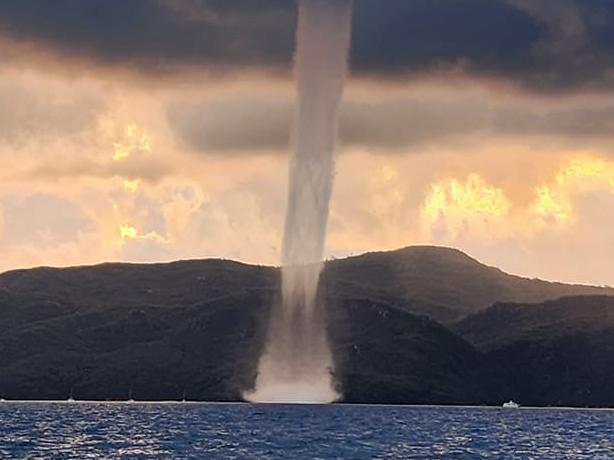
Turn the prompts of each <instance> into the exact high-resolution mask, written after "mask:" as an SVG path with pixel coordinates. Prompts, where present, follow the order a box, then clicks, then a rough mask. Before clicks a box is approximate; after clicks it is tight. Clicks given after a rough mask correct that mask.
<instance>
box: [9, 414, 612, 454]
mask: <svg viewBox="0 0 614 460" xmlns="http://www.w3.org/2000/svg"><path fill="white" fill-rule="evenodd" d="M0 458H3V459H4V458H7V459H11V458H27V459H99V458H100V459H103V458H104V459H372V458H373V459H413V458H424V459H440V458H452V459H473V458H497V459H508V458H509V459H515V458H518V459H542V458H543V459H612V458H614V411H610V410H571V409H531V408H521V409H500V408H478V407H420V406H370V405H341V404H337V405H264V404H263V405H260V404H258V405H253V404H209V403H202V404H201V403H138V402H136V403H81V402H75V403H68V402H63V403H48V402H32V403H26V402H2V403H0Z"/></svg>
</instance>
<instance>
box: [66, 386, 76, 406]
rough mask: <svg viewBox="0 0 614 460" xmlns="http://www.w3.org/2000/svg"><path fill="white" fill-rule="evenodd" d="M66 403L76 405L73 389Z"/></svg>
mask: <svg viewBox="0 0 614 460" xmlns="http://www.w3.org/2000/svg"><path fill="white" fill-rule="evenodd" d="M66 402H69V403H74V402H75V398H74V397H73V389H72V388H71V389H70V396H69V397H68V399H67V400H66Z"/></svg>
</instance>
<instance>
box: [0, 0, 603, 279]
mask: <svg viewBox="0 0 614 460" xmlns="http://www.w3.org/2000/svg"><path fill="white" fill-rule="evenodd" d="M296 14H297V11H296V5H295V3H294V2H293V1H289V0H208V1H207V0H172V1H171V0H123V1H122V2H109V1H107V0H88V1H82V0H55V1H54V2H49V1H48V0H7V1H3V2H0V160H1V161H2V164H3V167H2V168H0V271H4V270H10V269H15V268H24V267H32V266H38V265H52V266H67V265H78V264H92V263H98V262H103V261H132V262H154V261H167V260H175V259H187V258H205V257H220V258H230V259H236V260H241V261H245V262H249V263H257V264H278V263H279V260H280V249H281V248H280V246H281V239H282V230H283V221H284V214H285V200H286V185H287V150H288V142H289V139H288V137H289V131H290V125H291V118H292V113H293V104H294V95H295V90H294V84H293V75H292V54H293V49H294V43H295V37H294V29H295V25H296ZM351 68H352V74H351V77H350V78H349V80H348V82H347V85H346V91H345V96H344V101H343V104H342V107H341V112H340V133H339V146H338V154H337V163H336V172H335V180H336V183H335V189H334V193H333V200H332V209H331V216H330V221H329V233H328V242H327V257H329V258H332V257H344V256H348V255H353V254H359V253H362V252H365V251H375V250H388V249H395V248H399V247H404V246H408V245H415V244H434V245H442V246H451V247H456V248H459V249H461V250H463V251H465V252H467V253H468V254H470V255H471V256H473V257H475V258H477V259H478V260H480V261H482V262H484V263H487V264H489V265H494V266H497V267H500V268H501V269H503V270H505V271H507V272H511V273H515V274H521V275H524V276H529V277H540V278H544V279H549V280H560V281H565V282H579V283H591V284H599V285H601V284H608V285H614V268H613V265H612V260H613V258H614V232H613V231H612V228H614V138H613V134H614V91H613V90H614V2H611V1H610V0H412V1H407V0H355V5H354V18H353V38H352V51H351Z"/></svg>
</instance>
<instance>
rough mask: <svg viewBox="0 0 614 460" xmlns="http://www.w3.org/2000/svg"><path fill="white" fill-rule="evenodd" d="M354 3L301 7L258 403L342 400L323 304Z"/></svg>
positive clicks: (314, 1) (303, 1) (322, 0)
mask: <svg viewBox="0 0 614 460" xmlns="http://www.w3.org/2000/svg"><path fill="white" fill-rule="evenodd" d="M351 13H352V1H351V0H300V1H299V23H298V31H297V49H296V56H295V75H296V83H297V91H298V103H297V108H296V112H295V120H294V125H293V126H294V128H293V135H292V145H291V156H290V165H289V189H288V203H287V211H286V225H285V233H284V241H283V254H282V286H281V302H280V304H279V305H278V306H275V307H274V308H273V310H272V314H271V323H270V325H269V334H268V340H267V343H266V346H265V350H264V353H263V355H262V357H261V359H260V365H259V369H258V377H257V380H256V388H255V391H254V392H253V393H251V394H249V395H247V396H246V397H247V399H250V400H252V401H270V402H330V401H333V400H335V399H337V398H338V396H339V395H338V394H337V392H336V391H335V389H334V385H333V381H332V367H333V361H332V355H331V352H330V349H329V346H328V341H327V335H326V327H325V323H324V318H323V314H322V313H323V312H322V310H321V306H318V305H317V303H316V295H317V290H318V282H319V277H320V272H321V270H322V259H323V256H324V244H325V240H326V227H327V222H328V212H329V203H330V197H331V193H332V188H333V174H334V158H333V153H334V150H335V144H336V139H337V112H338V106H339V102H340V100H341V96H342V93H343V85H344V80H345V77H346V73H347V68H348V53H349V47H350V30H351Z"/></svg>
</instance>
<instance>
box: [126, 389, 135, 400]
mask: <svg viewBox="0 0 614 460" xmlns="http://www.w3.org/2000/svg"><path fill="white" fill-rule="evenodd" d="M126 402H129V403H133V402H134V399H133V398H132V387H131V388H130V390H129V391H128V401H126Z"/></svg>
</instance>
